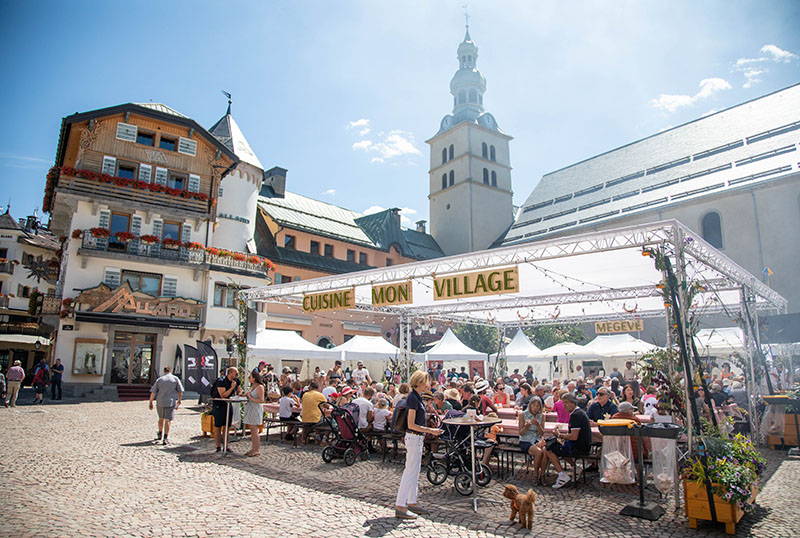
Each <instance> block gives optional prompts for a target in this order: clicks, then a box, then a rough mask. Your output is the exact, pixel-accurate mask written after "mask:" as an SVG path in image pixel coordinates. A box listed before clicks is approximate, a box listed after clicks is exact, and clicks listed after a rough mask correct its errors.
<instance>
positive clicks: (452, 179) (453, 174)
mask: <svg viewBox="0 0 800 538" xmlns="http://www.w3.org/2000/svg"><path fill="white" fill-rule="evenodd" d="M455 182H456V174H455V172H453V171H452V170H450V186H451V187H452V186H453V184H454V183H455Z"/></svg>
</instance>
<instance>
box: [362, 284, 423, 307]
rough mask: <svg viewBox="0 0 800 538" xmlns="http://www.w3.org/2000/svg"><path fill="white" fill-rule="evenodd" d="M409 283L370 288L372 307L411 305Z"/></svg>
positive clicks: (411, 298)
mask: <svg viewBox="0 0 800 538" xmlns="http://www.w3.org/2000/svg"><path fill="white" fill-rule="evenodd" d="M413 302H414V300H413V297H412V292H411V281H410V280H409V281H407V282H396V283H394V284H386V285H385V286H372V306H389V305H396V304H411V303H413Z"/></svg>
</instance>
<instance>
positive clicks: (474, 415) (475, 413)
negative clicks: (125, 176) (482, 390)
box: [467, 409, 477, 420]
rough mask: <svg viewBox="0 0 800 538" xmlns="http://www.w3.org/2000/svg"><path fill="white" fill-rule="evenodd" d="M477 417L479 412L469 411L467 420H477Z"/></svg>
mask: <svg viewBox="0 0 800 538" xmlns="http://www.w3.org/2000/svg"><path fill="white" fill-rule="evenodd" d="M476 416H477V411H475V409H467V418H468V419H470V420H475V417H476Z"/></svg>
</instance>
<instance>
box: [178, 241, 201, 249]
mask: <svg viewBox="0 0 800 538" xmlns="http://www.w3.org/2000/svg"><path fill="white" fill-rule="evenodd" d="M183 246H184V247H186V248H188V249H189V250H205V247H204V246H203V245H202V244H201V243H197V242H195V241H189V242H188V243H185V244H184V245H183Z"/></svg>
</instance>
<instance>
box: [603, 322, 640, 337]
mask: <svg viewBox="0 0 800 538" xmlns="http://www.w3.org/2000/svg"><path fill="white" fill-rule="evenodd" d="M643 330H644V321H642V320H640V319H632V320H628V321H596V322H595V324H594V332H595V333H597V334H608V333H628V332H636V331H643Z"/></svg>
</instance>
